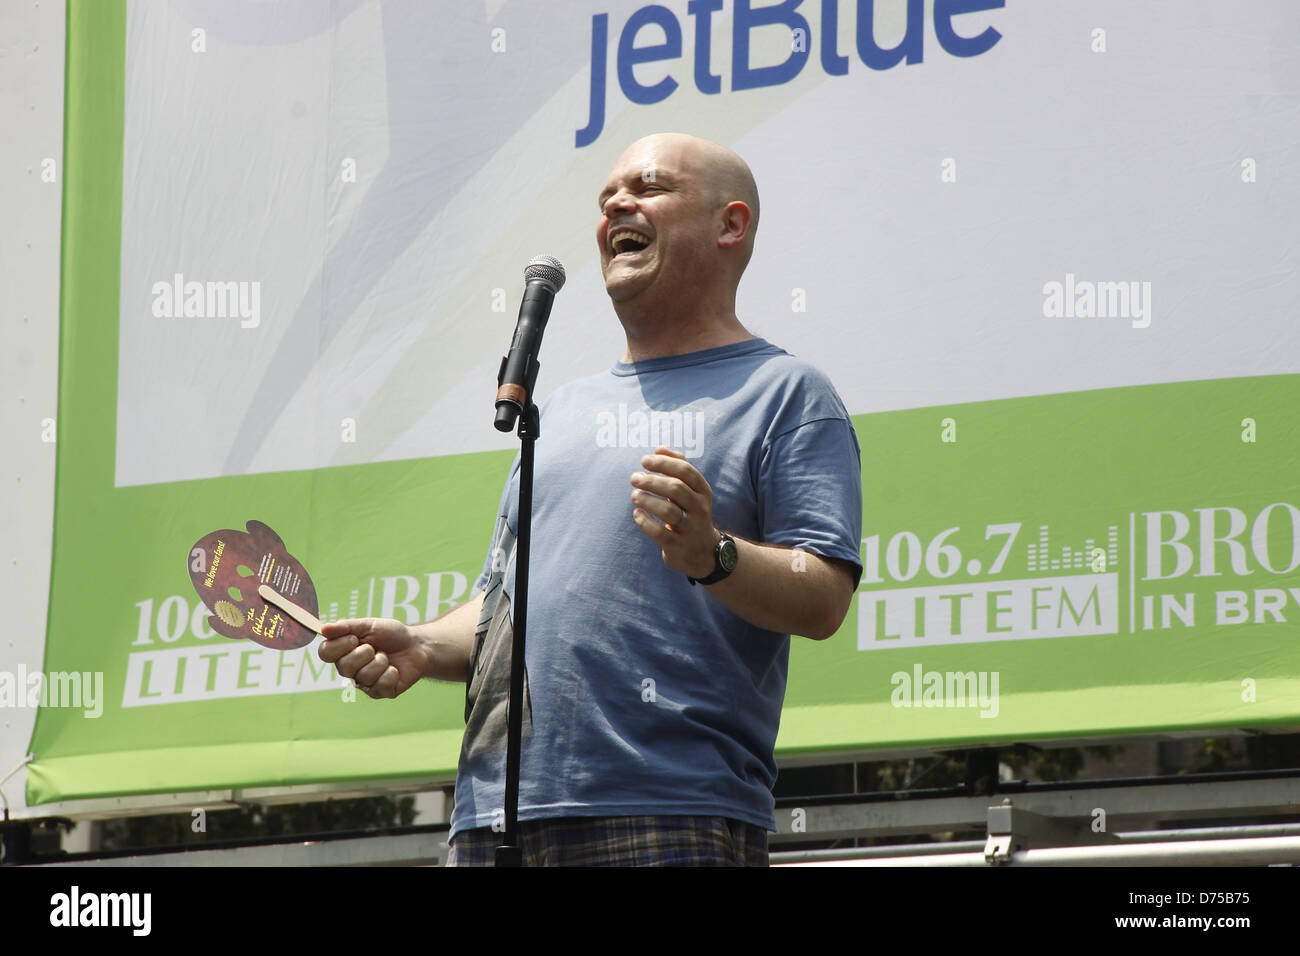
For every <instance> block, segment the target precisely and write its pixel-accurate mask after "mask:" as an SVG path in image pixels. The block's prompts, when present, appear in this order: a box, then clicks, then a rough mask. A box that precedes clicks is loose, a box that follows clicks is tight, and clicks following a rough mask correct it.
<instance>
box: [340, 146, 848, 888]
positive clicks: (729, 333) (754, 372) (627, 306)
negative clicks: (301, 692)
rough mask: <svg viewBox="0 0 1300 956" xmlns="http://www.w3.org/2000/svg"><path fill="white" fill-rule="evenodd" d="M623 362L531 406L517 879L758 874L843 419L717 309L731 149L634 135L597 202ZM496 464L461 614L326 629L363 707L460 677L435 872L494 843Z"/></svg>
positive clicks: (743, 219) (735, 177)
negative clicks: (707, 869) (792, 652)
mask: <svg viewBox="0 0 1300 956" xmlns="http://www.w3.org/2000/svg"><path fill="white" fill-rule="evenodd" d="M598 202H599V208H600V218H599V220H598V222H597V225H596V242H597V247H598V249H599V252H600V261H601V268H602V271H603V273H604V277H605V288H606V291H607V292H608V294H609V297H610V301H611V302H612V303H613V306H614V311H615V313H616V314H617V316H618V319H619V322H620V323H621V324H622V326H623V330H624V332H625V334H626V339H627V350H626V352H625V353H624V355H623V356H622V358H621V359H620V360H619V361H618V362H616V363H615V365H614V366H613V367H612V368H611V369H609V370H607V371H605V372H602V373H600V374H599V375H595V376H591V377H589V378H586V379H581V380H579V381H576V382H571V383H569V384H567V385H564V386H561V387H560V388H558V389H556V390H555V391H554V392H553V393H552V394H551V395H550V396H549V397H548V398H547V399H546V401H545V402H544V403H543V404H542V406H541V419H542V435H543V436H545V437H544V439H543V440H542V441H539V442H538V443H537V461H536V471H535V478H534V513H533V526H532V533H533V541H534V547H533V549H532V556H531V557H532V559H531V561H530V567H529V574H530V580H529V594H528V597H529V618H528V625H529V627H528V648H527V654H526V658H527V660H526V671H527V673H526V679H525V701H524V703H525V707H524V744H523V753H522V758H521V768H520V796H519V821H520V826H519V836H520V843H521V845H522V848H523V851H524V862H525V864H526V865H760V866H765V865H767V860H768V850H767V833H768V831H769V830H772V829H775V826H774V824H775V818H774V815H773V798H772V785H773V783H774V782H775V780H776V764H775V759H774V755H773V748H774V745H775V741H776V733H777V728H778V725H779V722H780V712H781V704H782V701H783V699H784V696H785V685H786V674H787V667H788V658H789V643H790V635H791V634H796V635H802V636H804V637H808V638H811V639H813V640H824V639H826V638H828V637H830V636H831V635H832V634H833V633H834V632H835V631H836V630H837V629H838V627H839V626H840V624H841V623H842V622H843V620H844V616H845V614H846V612H847V610H848V607H849V602H850V600H851V599H852V596H853V592H854V590H855V589H856V587H857V583H858V579H859V577H860V575H861V564H860V563H859V559H858V544H859V538H860V535H861V519H862V504H861V471H860V468H861V466H860V459H859V451H858V444H857V439H856V436H855V435H854V432H853V427H852V424H851V423H850V421H849V417H848V413H847V412H846V411H845V408H844V405H843V403H842V402H841V400H840V398H839V396H838V395H837V394H836V392H835V390H834V388H833V387H832V386H831V384H830V382H829V381H828V380H827V379H826V378H825V376H824V375H822V374H821V373H820V372H818V371H817V370H816V369H815V368H813V367H812V366H810V365H809V364H808V363H806V362H803V361H800V360H799V359H796V358H794V357H793V356H791V355H789V354H788V353H786V352H785V351H783V350H781V349H779V348H777V347H776V346H774V345H772V344H770V343H768V342H766V341H765V340H763V339H761V338H757V337H755V336H754V335H752V334H751V333H750V332H749V331H748V330H747V329H746V328H745V327H744V326H743V325H742V324H741V322H740V320H739V318H737V316H736V289H737V287H738V285H739V283H740V278H741V275H742V274H743V273H744V271H745V267H746V266H747V265H748V263H749V259H750V256H751V254H752V252H753V247H754V236H755V231H756V228H757V225H758V215H759V202H758V190H757V188H756V187H755V185H754V178H753V176H752V174H751V173H750V170H749V167H748V166H747V165H746V164H745V162H744V160H742V159H741V158H740V157H739V156H737V155H736V154H735V153H733V152H732V151H731V150H729V149H726V148H725V147H723V146H720V145H718V144H716V143H711V142H708V141H706V140H701V139H698V138H695V137H691V136H685V135H682V134H660V135H656V136H649V137H646V138H644V139H641V140H638V141H637V142H635V143H633V144H632V146H630V147H629V148H628V149H627V150H626V151H625V152H624V153H623V155H622V156H620V157H619V159H618V161H617V162H616V163H615V165H614V168H613V170H612V171H611V172H610V175H609V178H608V180H607V182H606V183H605V185H604V187H603V189H602V190H601V191H600V194H599V199H598ZM518 469H519V462H518V460H517V459H516V461H515V464H514V466H513V468H512V469H511V472H510V475H509V477H508V480H507V482H506V487H505V490H504V492H503V494H502V496H501V504H500V508H499V509H498V518H497V522H496V527H495V531H494V533H493V536H492V540H491V543H490V546H489V548H488V554H487V559H486V561H485V562H484V567H483V572H482V574H481V575H480V576H479V578H478V581H477V582H476V583H475V587H474V597H473V599H472V600H470V601H469V602H468V603H466V604H464V605H462V606H461V607H459V608H457V609H456V610H454V611H452V612H450V613H449V614H446V615H444V616H443V617H442V618H439V619H438V620H436V621H432V622H429V623H427V624H423V625H420V626H419V627H408V626H407V625H405V624H402V623H400V622H397V621H389V620H376V619H363V620H353V621H339V622H337V623H335V624H327V625H325V628H324V631H323V633H324V635H325V637H326V638H327V640H326V641H325V642H324V643H323V644H322V645H321V649H320V656H321V658H322V659H323V660H325V661H328V662H334V663H337V665H338V669H339V672H340V673H342V674H343V675H345V676H348V677H352V678H354V679H355V680H356V682H357V685H358V686H359V687H361V688H362V689H363V690H365V691H366V692H367V693H369V694H370V695H371V696H372V697H395V696H397V695H398V694H400V693H402V692H403V691H405V690H406V689H407V688H409V687H410V686H412V685H413V684H414V683H416V681H418V680H419V679H420V678H421V677H429V678H434V679H439V680H456V681H466V682H467V689H466V707H465V717H466V728H465V736H464V742H463V745H462V750H461V758H460V766H459V772H458V775H457V780H456V800H455V807H454V810H453V813H452V819H451V835H450V836H451V851H450V857H449V861H448V862H449V863H450V864H453V865H489V864H491V862H492V860H493V855H494V850H495V847H496V845H497V844H498V843H500V840H501V832H500V831H501V829H502V827H503V823H504V811H503V806H504V790H505V786H504V776H505V740H506V723H505V717H506V709H507V707H506V703H507V695H508V690H509V674H510V666H509V656H510V655H509V649H510V641H511V636H512V635H511V627H510V603H511V600H512V597H513V594H514V563H513V560H512V558H513V553H514V531H515V529H516V528H517V527H518V525H517V521H516V519H517V501H518Z"/></svg>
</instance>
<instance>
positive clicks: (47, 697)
mask: <svg viewBox="0 0 1300 956" xmlns="http://www.w3.org/2000/svg"><path fill="white" fill-rule="evenodd" d="M3 707H31V708H33V709H34V708H37V707H80V708H81V710H82V711H83V714H82V716H84V717H99V716H101V715H102V714H103V713H104V672H103V671H50V672H49V673H48V674H46V673H44V672H42V671H32V672H31V673H28V671H27V668H26V666H24V665H19V667H18V670H17V671H0V708H3Z"/></svg>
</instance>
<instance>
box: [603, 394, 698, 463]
mask: <svg viewBox="0 0 1300 956" xmlns="http://www.w3.org/2000/svg"><path fill="white" fill-rule="evenodd" d="M660 445H662V446H664V447H665V448H678V449H681V452H682V454H683V455H685V456H686V457H687V458H697V457H699V456H700V455H702V454H704V413H703V412H690V411H686V412H683V411H681V410H676V411H671V412H660V411H654V410H652V409H648V408H636V409H629V408H628V405H627V403H626V402H619V404H618V411H617V412H614V411H610V410H608V409H606V410H604V411H601V412H598V413H597V414H596V447H597V448H644V449H646V450H647V451H654V450H655V449H656V448H658V447H659V446H660Z"/></svg>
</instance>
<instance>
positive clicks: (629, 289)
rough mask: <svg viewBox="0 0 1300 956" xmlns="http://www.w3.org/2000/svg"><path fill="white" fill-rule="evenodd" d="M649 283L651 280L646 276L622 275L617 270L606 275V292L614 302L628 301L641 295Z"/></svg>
mask: <svg viewBox="0 0 1300 956" xmlns="http://www.w3.org/2000/svg"><path fill="white" fill-rule="evenodd" d="M649 284H650V282H649V280H648V279H647V278H646V277H644V276H636V275H621V274H619V273H617V272H615V273H613V274H606V276H605V293H606V294H607V295H608V296H609V297H610V299H611V300H612V301H614V302H626V301H628V300H629V299H632V298H635V297H636V296H638V295H640V294H641V292H642V291H643V290H644V289H645V288H646V286H648V285H649Z"/></svg>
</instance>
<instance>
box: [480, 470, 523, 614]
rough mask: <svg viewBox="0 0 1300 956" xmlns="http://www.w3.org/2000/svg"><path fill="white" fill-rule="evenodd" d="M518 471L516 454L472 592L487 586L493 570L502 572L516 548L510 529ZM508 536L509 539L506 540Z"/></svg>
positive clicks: (502, 491)
mask: <svg viewBox="0 0 1300 956" xmlns="http://www.w3.org/2000/svg"><path fill="white" fill-rule="evenodd" d="M518 473H519V456H518V455H515V461H514V464H513V465H511V466H510V473H509V474H508V475H507V476H506V484H505V487H504V488H502V489H501V500H500V502H499V503H498V504H497V513H496V518H495V519H494V520H493V522H492V537H491V538H490V539H489V540H488V549H487V556H486V557H485V558H484V559H483V570H482V571H480V572H479V576H478V578H477V579H476V580H475V581H474V587H473V588H471V589H470V594H477V593H478V592H479V591H482V590H485V589H486V588H487V586H488V582H489V581H490V579H491V577H492V573H493V571H494V570H495V571H496V572H498V573H500V572H501V571H503V570H504V569H505V567H506V565H507V563H508V559H509V557H510V553H509V552H512V551H513V549H514V535H513V533H512V532H511V529H510V518H511V515H512V508H513V505H514V503H515V498H514V493H515V488H516V484H515V477H516V475H518ZM507 538H508V540H505V539H507Z"/></svg>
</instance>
